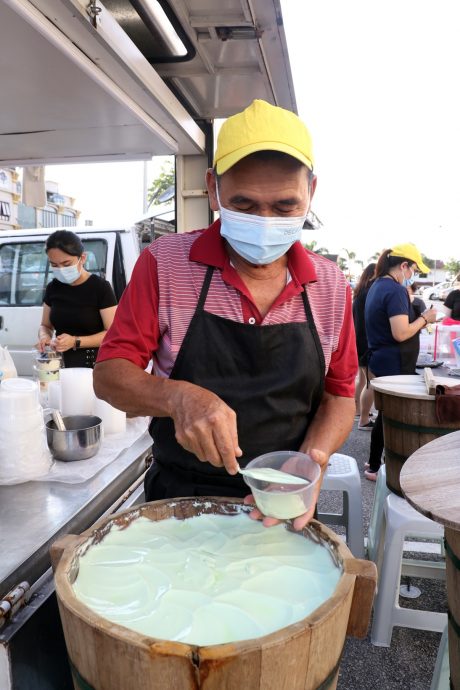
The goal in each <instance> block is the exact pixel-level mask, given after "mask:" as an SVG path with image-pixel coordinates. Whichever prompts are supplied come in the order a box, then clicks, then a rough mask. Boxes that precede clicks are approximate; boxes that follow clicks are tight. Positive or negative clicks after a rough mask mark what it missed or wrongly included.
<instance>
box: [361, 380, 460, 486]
mask: <svg viewBox="0 0 460 690" xmlns="http://www.w3.org/2000/svg"><path fill="white" fill-rule="evenodd" d="M436 379H437V382H438V383H440V384H444V385H452V379H451V378H450V377H436ZM371 386H372V388H373V389H374V398H375V406H376V408H377V409H378V410H379V411H380V413H381V415H382V424H383V437H384V444H385V464H386V475H387V486H388V488H389V489H390V490H391V491H393V492H394V493H396V494H399V495H400V496H402V490H401V485H400V480H399V475H400V472H401V468H402V466H403V465H404V463H405V462H406V460H407V458H408V457H409V456H410V455H412V453H414V452H415V451H416V450H417V449H418V448H420V447H421V446H424V445H425V444H426V443H429V442H430V441H433V440H434V439H436V438H439V437H440V436H444V435H445V434H451V433H452V432H453V431H457V430H459V429H460V419H459V420H458V422H453V423H452V422H451V423H448V424H446V423H444V424H440V423H439V422H438V419H437V417H436V403H435V396H434V395H428V393H427V391H426V386H425V380H424V378H423V376H418V375H417V374H414V375H399V376H380V377H378V378H375V379H372V380H371Z"/></svg>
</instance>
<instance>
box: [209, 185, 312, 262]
mask: <svg viewBox="0 0 460 690" xmlns="http://www.w3.org/2000/svg"><path fill="white" fill-rule="evenodd" d="M216 194H217V202H218V204H219V212H220V223H221V227H220V234H221V235H222V237H225V239H226V240H227V242H228V243H229V245H230V246H231V247H232V248H233V249H234V250H235V252H236V253H237V254H239V256H242V257H243V259H246V261H249V263H251V264H257V265H265V264H270V263H272V262H273V261H276V260H277V259H279V258H280V257H281V256H283V254H286V252H287V251H288V249H289V248H290V247H291V246H292V245H293V244H294V242H296V241H297V240H300V238H301V234H302V227H303V224H304V222H305V218H306V214H305V215H304V216H289V217H286V218H285V217H277V216H268V217H266V216H256V215H252V214H250V213H242V212H241V211H230V210H229V209H227V208H224V207H223V206H222V205H221V203H220V198H219V190H218V187H217V184H216Z"/></svg>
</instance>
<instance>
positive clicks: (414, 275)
mask: <svg viewBox="0 0 460 690" xmlns="http://www.w3.org/2000/svg"><path fill="white" fill-rule="evenodd" d="M407 268H408V269H409V271H410V273H411V275H410V278H406V277H405V275H404V269H402V271H403V285H404V287H409V286H410V285H413V284H414V283H415V281H416V280H417V278H418V273H416V272H415V271H414V270H413V269H412V268H411V267H410V266H408V267H407Z"/></svg>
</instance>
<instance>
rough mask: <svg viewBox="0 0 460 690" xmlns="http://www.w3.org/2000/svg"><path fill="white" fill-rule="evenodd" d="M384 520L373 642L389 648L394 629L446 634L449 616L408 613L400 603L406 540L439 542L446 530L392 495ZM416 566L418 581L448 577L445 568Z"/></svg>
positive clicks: (430, 564) (411, 611) (385, 510)
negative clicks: (410, 538) (422, 578)
mask: <svg viewBox="0 0 460 690" xmlns="http://www.w3.org/2000/svg"><path fill="white" fill-rule="evenodd" d="M382 519H383V520H382V521H383V523H384V530H385V532H384V535H385V536H384V541H383V558H382V563H381V567H380V568H379V579H378V582H379V584H378V591H377V596H376V598H375V602H374V620H373V623H372V631H371V642H372V644H373V645H376V646H379V647H389V646H390V643H391V636H392V633H393V627H394V626H402V627H404V628H415V629H417V630H433V631H435V632H442V631H443V629H444V627H445V625H446V624H447V614H446V613H439V612H437V611H420V610H414V609H405V608H401V607H400V606H399V603H398V599H399V585H400V580H401V567H402V564H403V552H404V537H405V536H406V535H408V534H410V535H412V536H416V537H422V538H428V539H431V538H432V539H433V540H438V539H441V538H442V535H443V529H444V528H443V527H442V526H441V525H439V524H438V523H436V522H433V521H432V520H429V519H428V518H426V517H424V516H423V515H421V514H420V513H419V512H417V511H416V510H414V508H412V507H411V506H410V505H409V503H407V501H406V500H405V499H404V498H400V497H399V496H396V494H390V495H389V496H387V498H386V499H385V506H384V511H383V516H382ZM413 564H415V565H413V574H417V575H418V577H445V565H444V564H437V563H433V562H432V561H419V562H418V565H417V562H416V561H413ZM416 568H417V570H416Z"/></svg>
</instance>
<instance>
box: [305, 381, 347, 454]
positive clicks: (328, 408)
mask: <svg viewBox="0 0 460 690" xmlns="http://www.w3.org/2000/svg"><path fill="white" fill-rule="evenodd" d="M354 416H355V401H354V398H343V397H339V396H334V395H331V394H330V393H324V395H323V399H322V402H321V404H320V406H319V408H318V411H317V412H316V415H315V417H314V419H313V421H312V423H311V424H310V426H309V428H308V431H307V434H306V436H305V440H304V442H303V443H302V445H301V447H300V450H301V451H303V452H308V451H309V450H311V449H312V448H316V449H317V450H322V451H324V452H325V453H326V454H327V455H328V456H330V455H332V453H335V451H336V450H337V449H338V448H340V446H341V445H342V444H343V443H344V442H345V441H346V440H347V438H348V435H349V433H350V431H351V429H352V427H353V420H354Z"/></svg>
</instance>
